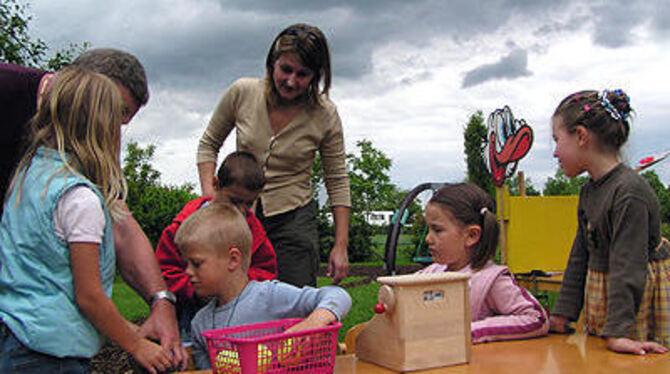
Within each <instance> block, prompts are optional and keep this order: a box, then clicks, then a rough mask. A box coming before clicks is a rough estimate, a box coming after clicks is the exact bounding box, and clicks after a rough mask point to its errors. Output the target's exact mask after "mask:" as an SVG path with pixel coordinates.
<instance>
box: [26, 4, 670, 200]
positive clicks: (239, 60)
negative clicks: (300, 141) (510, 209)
mask: <svg viewBox="0 0 670 374" xmlns="http://www.w3.org/2000/svg"><path fill="white" fill-rule="evenodd" d="M28 12H29V13H30V14H32V15H33V19H32V21H31V22H32V23H31V26H30V30H31V33H32V34H33V35H34V36H35V37H39V38H41V39H43V40H44V41H46V42H47V44H49V45H50V46H51V47H54V48H63V47H66V46H68V45H69V44H70V43H82V42H89V43H90V44H91V46H92V47H114V48H120V49H124V50H127V51H129V52H131V53H133V54H135V55H136V56H137V57H138V58H139V59H140V60H141V61H142V63H143V64H144V66H145V68H146V70H147V73H148V76H149V83H150V90H151V99H150V101H149V104H148V106H147V107H146V108H145V109H143V110H142V111H141V112H140V113H139V114H138V115H137V116H136V117H135V119H134V120H133V122H132V123H131V125H130V127H129V128H128V129H127V130H125V135H124V136H125V140H126V141H127V140H135V141H137V142H139V143H140V144H149V143H153V144H155V145H156V147H157V152H156V157H155V160H154V166H155V167H156V168H157V169H158V170H159V171H160V172H161V173H162V176H163V177H162V178H163V181H164V182H166V183H171V184H181V183H184V182H191V183H194V184H196V183H197V181H198V179H197V172H196V166H195V152H196V147H197V144H198V139H199V138H200V136H201V135H202V132H203V131H204V129H205V127H206V125H207V122H208V121H209V118H210V116H211V113H212V110H213V109H214V107H215V105H216V103H217V102H218V100H219V98H220V97H221V95H222V94H223V92H224V91H225V90H226V88H227V87H228V86H229V85H230V84H231V83H232V82H234V81H235V80H236V79H237V78H239V77H243V76H252V77H261V76H263V75H264V74H265V71H264V59H265V55H266V53H267V50H268V48H269V45H270V43H271V41H272V39H273V38H274V36H275V35H276V34H277V33H278V32H279V31H281V30H282V29H283V28H284V27H285V26H287V25H289V24H292V23H297V22H304V23H310V24H313V25H317V26H319V27H320V28H321V29H322V30H323V31H324V33H325V34H326V36H327V38H328V40H329V43H330V47H331V54H332V59H333V70H334V77H333V87H332V89H331V99H332V100H333V101H334V102H335V104H336V105H337V107H338V111H339V113H340V116H341V117H342V121H343V126H344V132H345V138H346V146H347V151H348V152H353V151H355V149H356V147H355V144H356V142H357V141H359V140H362V139H369V140H371V141H372V142H373V145H374V146H375V147H377V148H378V149H381V150H382V151H383V152H385V153H386V155H387V156H389V157H390V158H391V159H392V160H393V168H392V172H391V179H392V181H393V182H394V183H396V184H397V185H399V186H400V187H402V188H411V187H413V186H415V185H417V184H419V183H422V182H427V181H431V182H443V181H450V182H453V181H460V180H462V179H463V178H464V176H465V169H466V166H465V158H464V154H463V135H462V133H463V128H464V126H465V124H466V123H467V122H468V119H469V117H470V115H472V114H473V113H474V112H475V111H477V110H481V111H483V112H484V114H485V115H488V114H489V113H491V112H492V111H493V110H495V109H496V108H500V107H502V106H503V105H509V106H510V107H511V108H512V111H513V113H514V115H515V116H516V117H518V118H523V119H525V120H526V121H527V122H528V123H529V124H530V125H531V126H532V128H533V130H534V132H535V143H534V145H533V147H532V149H531V151H530V153H529V154H528V156H526V158H524V159H523V160H522V161H521V163H520V165H519V169H520V170H524V172H525V173H526V176H529V177H530V178H531V180H532V182H533V184H534V185H535V186H536V187H538V188H540V189H541V187H542V186H543V185H544V182H545V180H546V178H547V177H548V176H552V175H553V174H554V172H555V171H556V168H557V163H556V161H555V160H554V159H553V158H552V156H551V155H552V150H553V144H552V141H551V133H550V125H549V123H550V116H551V114H552V113H553V110H554V108H555V107H556V105H557V104H558V103H559V101H560V100H561V99H562V98H563V97H565V96H566V95H568V94H570V93H572V92H574V91H577V90H581V89H598V90H600V89H603V88H622V89H624V90H626V91H627V92H628V93H629V95H630V96H631V104H632V106H633V108H634V109H635V110H636V117H635V122H634V123H633V129H632V134H631V138H630V140H629V144H628V146H627V147H626V149H625V159H626V160H627V161H628V162H630V163H634V162H636V161H637V160H639V159H640V158H642V157H644V156H647V155H649V154H652V153H656V152H660V151H663V150H666V149H670V142H668V134H669V132H668V130H667V127H666V126H668V121H667V119H668V117H663V116H664V115H665V116H667V115H668V114H669V111H670V105H668V103H669V102H670V84H669V83H670V73H668V66H670V2H669V1H667V0H647V1H645V0H639V1H637V0H626V1H619V0H616V1H615V0H611V1H610V0H603V1H588V2H587V1H570V0H500V1H476V0H453V1H446V0H445V1H442V0H416V1H407V0H397V1H364V0H360V1H353V0H350V1H316V0H240V1H226V0H219V1H215V0H160V1H157V0H153V1H151V0H116V1H93V0H31V1H30V8H29V10H28ZM663 128H666V130H663ZM233 147H234V138H230V139H228V140H227V141H226V144H225V145H224V148H223V150H222V152H223V154H225V153H227V152H229V151H232V150H233ZM669 165H670V162H667V163H666V164H661V165H659V166H657V167H656V168H655V170H656V171H657V172H658V173H659V174H660V175H661V177H662V180H663V182H664V183H665V184H668V183H670V171H669V169H670V167H669Z"/></svg>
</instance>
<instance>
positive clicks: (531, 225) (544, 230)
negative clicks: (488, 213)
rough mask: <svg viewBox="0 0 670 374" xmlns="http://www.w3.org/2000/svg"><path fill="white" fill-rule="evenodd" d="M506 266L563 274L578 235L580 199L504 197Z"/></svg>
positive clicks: (514, 268) (522, 269)
mask: <svg viewBox="0 0 670 374" xmlns="http://www.w3.org/2000/svg"><path fill="white" fill-rule="evenodd" d="M505 197H506V198H505V199H504V203H505V205H507V206H505V207H504V208H505V209H504V212H505V216H506V218H508V221H507V222H505V225H506V231H507V265H508V266H509V267H510V269H511V270H512V271H513V272H515V273H519V272H527V271H531V270H533V269H540V270H544V271H563V270H565V266H566V264H567V262H568V256H569V254H570V248H571V247H572V241H573V240H574V238H575V233H576V232H577V202H578V196H527V197H522V196H512V197H508V196H505Z"/></svg>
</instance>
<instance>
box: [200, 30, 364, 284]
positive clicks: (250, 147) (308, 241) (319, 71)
mask: <svg viewBox="0 0 670 374" xmlns="http://www.w3.org/2000/svg"><path fill="white" fill-rule="evenodd" d="M265 68H266V76H265V79H264V80H263V79H251V78H242V79H239V80H238V81H236V82H235V83H233V85H232V86H231V87H230V88H229V89H228V90H227V91H226V93H225V94H224V95H223V98H222V99H221V101H220V102H219V104H218V106H217V107H216V109H215V111H214V114H213V115H212V118H211V119H210V122H209V125H208V126H207V129H206V130H205V133H204V134H203V136H202V138H201V139H200V145H199V146H198V161H197V162H198V172H199V174H200V185H201V187H202V193H203V195H204V196H212V194H213V193H214V191H213V189H212V186H213V183H212V181H213V179H214V168H215V164H216V158H217V154H218V152H219V149H220V148H221V146H222V144H223V142H224V141H225V140H226V138H227V137H228V135H229V134H230V132H231V131H232V130H233V129H235V131H236V136H237V137H236V139H237V150H238V151H248V152H250V153H252V154H254V156H256V158H257V159H258V160H259V162H260V163H261V165H262V167H263V169H264V171H265V178H266V184H265V188H264V189H263V192H262V193H261V195H260V197H259V200H258V203H257V206H256V215H257V216H258V218H259V219H260V220H261V222H262V224H263V227H264V228H265V230H266V231H267V235H268V238H269V239H270V242H271V243H272V245H273V246H274V248H275V251H276V253H277V263H278V268H279V279H280V280H282V281H284V282H287V283H291V284H293V285H296V286H303V285H312V286H315V285H316V275H317V272H318V269H319V248H318V246H319V240H318V227H317V219H316V209H317V203H316V201H315V200H314V199H313V192H312V186H311V176H312V164H313V163H314V159H315V156H316V152H319V154H320V156H321V162H322V165H323V171H324V181H325V185H326V190H327V192H328V200H329V202H330V205H331V208H332V211H333V218H334V222H335V225H334V227H335V243H334V245H333V248H332V250H331V252H330V257H329V261H328V275H329V276H332V277H333V283H335V284H336V283H338V282H339V281H340V280H342V279H343V278H345V277H346V276H347V272H348V267H349V260H348V257H347V245H348V240H349V238H348V229H349V207H350V206H351V201H350V200H351V198H350V191H349V179H348V176H347V170H346V166H345V152H344V138H343V135H342V123H341V121H340V117H339V115H338V113H337V109H336V108H335V105H334V104H333V103H332V102H331V101H330V99H329V98H328V92H329V90H330V84H331V69H330V52H329V50H328V43H327V42H326V37H325V36H324V34H323V33H322V32H321V30H319V29H318V28H317V27H314V26H310V25H305V24H295V25H292V26H289V27H287V28H286V29H284V30H283V31H281V32H280V33H279V35H277V37H276V38H275V40H274V41H273V42H272V44H271V45H270V50H269V51H268V55H267V58H266V61H265Z"/></svg>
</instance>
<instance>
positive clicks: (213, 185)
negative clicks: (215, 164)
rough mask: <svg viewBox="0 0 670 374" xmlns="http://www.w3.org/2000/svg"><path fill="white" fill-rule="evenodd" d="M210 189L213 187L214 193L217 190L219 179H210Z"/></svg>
mask: <svg viewBox="0 0 670 374" xmlns="http://www.w3.org/2000/svg"><path fill="white" fill-rule="evenodd" d="M212 187H214V191H218V190H219V178H217V177H216V175H215V176H214V178H213V179H212Z"/></svg>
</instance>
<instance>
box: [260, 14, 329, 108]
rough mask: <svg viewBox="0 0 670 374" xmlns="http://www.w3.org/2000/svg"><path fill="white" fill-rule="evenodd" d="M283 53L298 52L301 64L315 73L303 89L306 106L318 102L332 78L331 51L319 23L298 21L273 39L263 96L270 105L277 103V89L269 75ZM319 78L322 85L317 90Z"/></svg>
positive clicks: (266, 61) (311, 106)
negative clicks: (317, 25) (313, 24)
mask: <svg viewBox="0 0 670 374" xmlns="http://www.w3.org/2000/svg"><path fill="white" fill-rule="evenodd" d="M285 53H294V54H295V55H297V56H298V58H299V59H300V61H301V62H302V64H303V65H305V67H306V68H308V69H310V70H311V71H312V72H313V73H314V77H313V78H312V81H311V82H310V83H309V86H307V90H306V92H305V101H306V104H307V106H308V107H309V108H313V107H316V106H318V105H320V104H321V99H320V96H321V95H325V96H326V97H327V96H328V92H329V91H330V81H331V71H330V52H329V50H328V42H327V41H326V37H325V35H324V34H323V32H321V30H319V28H318V27H315V26H310V25H307V24H304V23H297V24H295V25H291V26H289V27H287V28H286V29H284V30H283V31H282V32H280V33H279V35H277V37H276V38H275V40H274V41H272V44H271V45H270V50H269V51H268V55H267V58H266V59H265V69H266V73H267V75H266V77H265V84H266V94H267V95H266V97H267V99H268V101H269V103H270V105H272V106H277V105H278V104H279V93H278V92H277V87H275V84H274V80H273V79H272V76H273V74H274V64H275V62H276V61H277V59H279V57H280V56H281V55H283V54H285ZM322 80H323V89H321V91H319V85H320V83H321V81H322Z"/></svg>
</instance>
